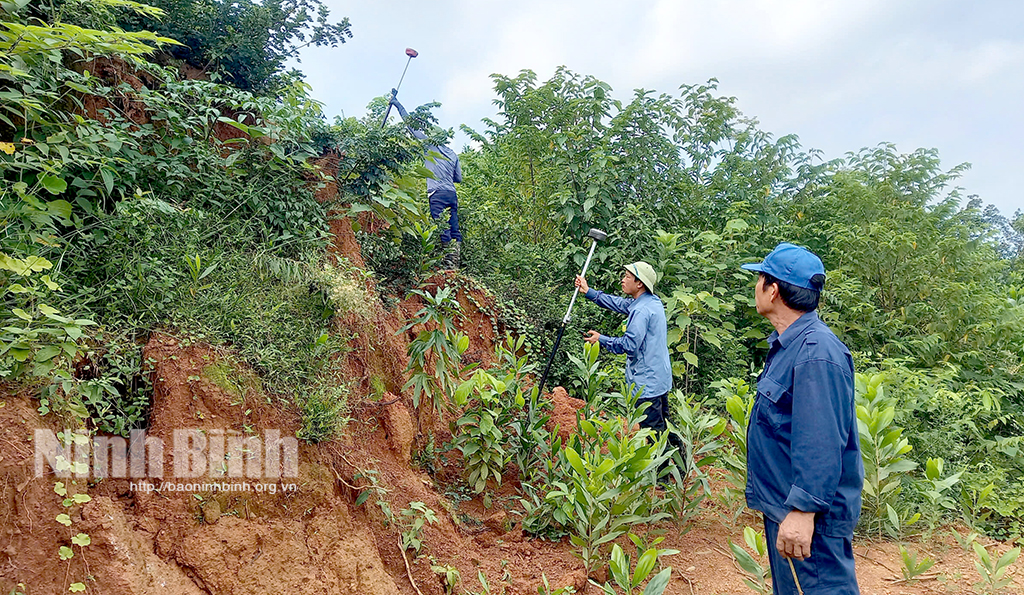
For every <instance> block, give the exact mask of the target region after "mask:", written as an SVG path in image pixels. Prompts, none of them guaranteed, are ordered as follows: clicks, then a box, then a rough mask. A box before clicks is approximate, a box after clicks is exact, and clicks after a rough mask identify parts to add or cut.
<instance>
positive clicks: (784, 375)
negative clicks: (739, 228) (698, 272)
mask: <svg viewBox="0 0 1024 595" xmlns="http://www.w3.org/2000/svg"><path fill="white" fill-rule="evenodd" d="M743 268H744V269H747V270H749V271H757V272H758V273H760V277H759V278H758V280H757V287H756V288H755V289H754V298H755V302H756V305H757V312H758V314H760V315H761V316H764V317H765V318H767V319H768V321H769V322H771V323H772V326H774V327H775V332H773V333H772V334H771V336H769V337H768V346H769V348H768V357H767V360H766V361H765V365H764V371H763V372H761V376H760V377H758V380H757V400H756V401H755V402H754V409H753V411H752V412H751V414H750V417H751V420H750V425H749V429H748V434H747V490H746V496H747V506H749V507H750V508H753V509H754V510H759V511H761V512H762V514H763V516H764V528H765V538H766V540H767V542H768V560H769V562H770V563H771V569H772V583H773V586H774V589H775V593H776V594H779V595H789V594H793V595H796V594H797V593H798V592H799V589H798V586H797V585H798V583H797V581H799V587H801V588H802V589H803V593H804V595H814V594H825V593H828V594H829V595H857V594H859V593H860V589H859V588H858V586H857V576H856V574H855V572H854V563H853V546H852V540H853V529H854V527H855V526H856V525H857V520H858V518H859V517H860V507H861V495H860V494H861V488H862V487H863V485H864V464H863V462H862V460H861V455H860V441H859V437H858V433H857V414H856V407H855V405H854V396H853V358H851V357H850V351H849V349H847V348H846V345H844V344H843V343H842V341H840V340H839V338H838V337H836V336H835V334H834V333H833V332H832V331H831V330H830V329H829V328H828V326H826V325H825V323H823V322H822V321H821V320H820V319H819V318H818V314H817V312H816V310H817V308H818V300H819V297H820V295H821V291H822V289H823V287H824V285H825V267H824V266H823V265H822V263H821V260H820V259H819V258H818V257H817V256H815V255H814V254H813V253H811V252H810V251H808V250H806V249H804V248H801V247H799V246H794V245H793V244H788V243H782V244H779V245H778V246H776V248H775V249H774V250H772V252H771V253H770V254H769V255H768V256H767V257H766V258H765V259H764V262H761V263H757V264H745V265H743ZM794 575H795V576H796V579H794Z"/></svg>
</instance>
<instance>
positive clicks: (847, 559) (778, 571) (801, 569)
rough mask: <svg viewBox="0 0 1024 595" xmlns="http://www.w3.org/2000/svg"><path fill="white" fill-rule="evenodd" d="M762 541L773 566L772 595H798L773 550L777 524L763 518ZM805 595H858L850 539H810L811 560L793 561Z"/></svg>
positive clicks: (783, 560) (817, 536)
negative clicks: (773, 594)
mask: <svg viewBox="0 0 1024 595" xmlns="http://www.w3.org/2000/svg"><path fill="white" fill-rule="evenodd" d="M764 537H765V540H766V541H767V542H768V561H769V562H770V563H771V566H772V587H773V591H774V593H775V595H798V591H797V588H796V583H795V582H794V581H793V571H792V570H790V568H789V562H788V561H787V560H786V558H783V557H782V554H780V553H779V551H778V550H777V549H775V542H776V541H777V540H778V537H779V524H778V523H776V522H775V521H773V520H771V519H769V518H768V517H764ZM793 567H794V568H796V575H797V577H799V579H800V587H802V588H803V590H804V595H860V587H858V586H857V575H856V574H855V572H854V568H853V536H852V535H844V536H832V535H825V534H823V533H820V532H818V530H817V526H816V527H815V531H814V537H813V538H812V539H811V557H810V558H806V559H804V560H793Z"/></svg>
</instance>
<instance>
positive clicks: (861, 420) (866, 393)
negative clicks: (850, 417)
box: [855, 374, 921, 539]
mask: <svg viewBox="0 0 1024 595" xmlns="http://www.w3.org/2000/svg"><path fill="white" fill-rule="evenodd" d="M883 380H884V377H883V376H882V375H881V374H875V375H874V376H867V375H864V374H857V375H856V381H855V393H856V399H857V427H858V432H859V434H860V448H861V458H862V459H863V461H864V494H863V496H864V505H863V509H862V516H861V527H863V529H864V530H865V531H867V532H869V533H876V534H877V535H878V536H879V537H881V536H882V533H883V531H884V532H885V533H887V534H888V535H889V536H890V537H892V538H894V539H898V538H899V537H900V535H901V534H902V531H903V526H904V525H905V524H907V525H909V524H912V523H914V522H916V521H917V519H918V518H920V516H921V515H920V514H916V515H914V516H912V517H910V518H909V519H908V518H907V516H908V515H909V507H908V506H907V505H906V504H905V503H902V502H901V500H900V498H899V495H900V492H901V491H902V489H903V487H902V480H903V477H904V475H905V474H906V473H907V472H909V471H912V470H913V469H916V468H917V463H915V462H914V461H911V460H909V459H905V458H903V455H905V454H907V453H909V452H910V451H911V450H912V449H913V447H912V446H910V444H909V443H908V442H907V439H906V438H904V437H903V429H902V428H899V427H896V426H895V425H894V424H893V420H894V419H895V417H896V408H895V407H894V406H893V404H892V401H891V400H890V399H888V398H887V397H886V395H885V385H884V384H883Z"/></svg>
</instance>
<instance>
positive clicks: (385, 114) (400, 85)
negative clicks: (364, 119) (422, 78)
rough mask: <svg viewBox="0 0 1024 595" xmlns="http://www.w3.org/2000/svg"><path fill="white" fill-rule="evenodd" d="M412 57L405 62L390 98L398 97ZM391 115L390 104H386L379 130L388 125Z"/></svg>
mask: <svg viewBox="0 0 1024 595" xmlns="http://www.w3.org/2000/svg"><path fill="white" fill-rule="evenodd" d="M412 59H413V56H409V59H408V60H406V61H405V69H403V70H402V78H400V79H398V86H397V87H395V89H394V91H393V92H392V93H391V97H392V98H394V97H398V90H399V89H401V88H402V81H404V80H405V73H406V72H408V71H409V62H412ZM390 115H391V102H390V101H389V102H388V109H387V111H385V112H384V121H383V122H381V123H380V129H381V130H384V127H385V126H387V125H388V116H390Z"/></svg>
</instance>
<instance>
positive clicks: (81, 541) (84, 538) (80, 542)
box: [71, 533, 92, 547]
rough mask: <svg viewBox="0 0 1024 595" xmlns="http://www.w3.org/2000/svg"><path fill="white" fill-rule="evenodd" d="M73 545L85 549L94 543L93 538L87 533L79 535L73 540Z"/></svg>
mask: <svg viewBox="0 0 1024 595" xmlns="http://www.w3.org/2000/svg"><path fill="white" fill-rule="evenodd" d="M71 543H73V544H75V545H77V546H79V547H85V546H87V545H89V544H90V543H92V538H91V537H89V536H88V535H87V534H85V533H79V534H78V535H75V536H74V537H72V538H71Z"/></svg>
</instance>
